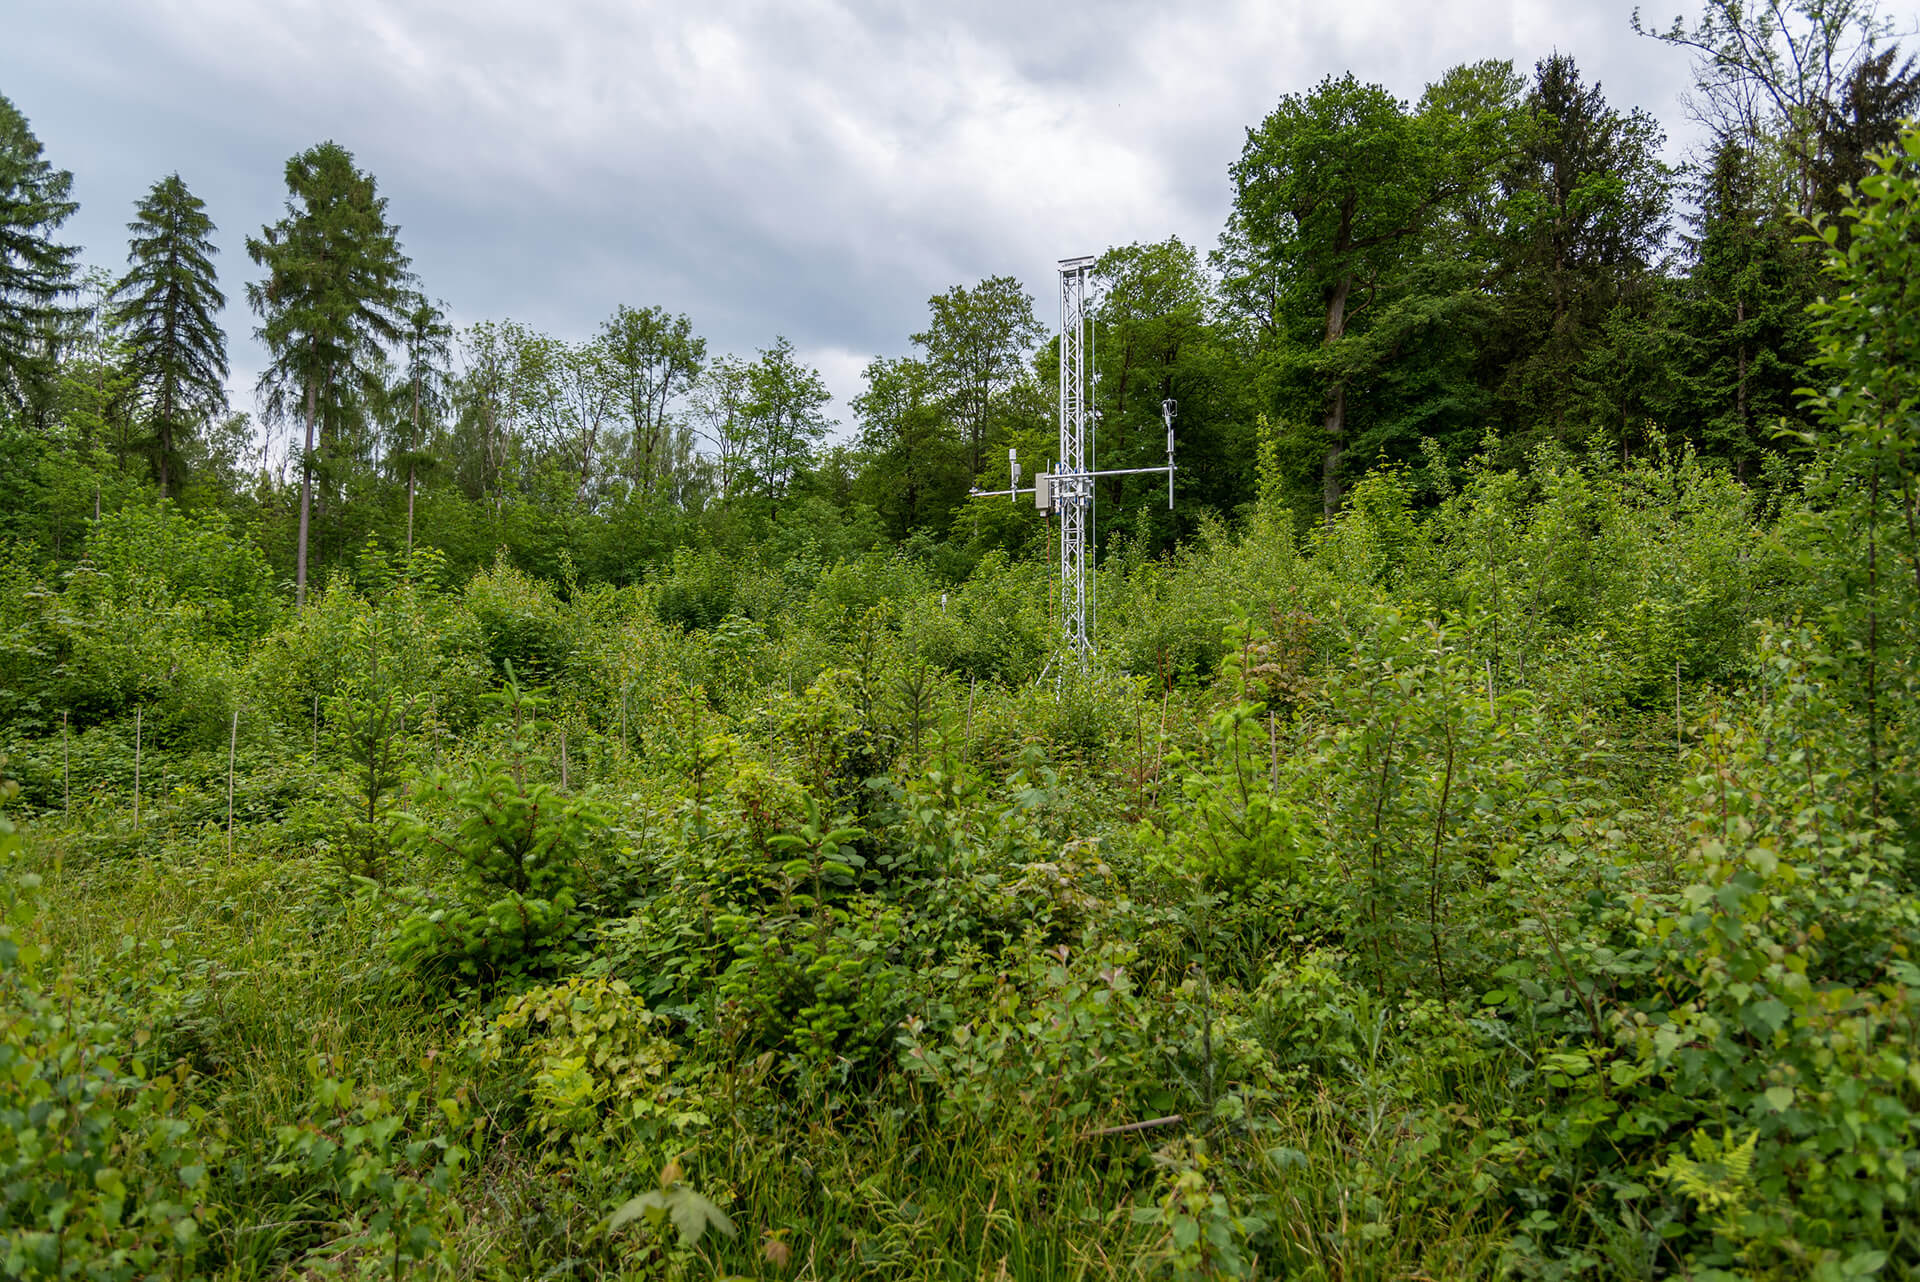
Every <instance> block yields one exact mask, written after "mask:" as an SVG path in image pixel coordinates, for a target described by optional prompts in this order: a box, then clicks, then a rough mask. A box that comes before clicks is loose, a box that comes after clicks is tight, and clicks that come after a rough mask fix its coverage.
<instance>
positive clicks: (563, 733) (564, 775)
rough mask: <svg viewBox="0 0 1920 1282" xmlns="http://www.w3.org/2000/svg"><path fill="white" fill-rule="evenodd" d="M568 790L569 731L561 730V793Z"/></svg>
mask: <svg viewBox="0 0 1920 1282" xmlns="http://www.w3.org/2000/svg"><path fill="white" fill-rule="evenodd" d="M566 790H567V730H566V727H565V726H562V727H561V728H560V791H561V792H565V791H566Z"/></svg>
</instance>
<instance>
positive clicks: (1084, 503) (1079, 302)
mask: <svg viewBox="0 0 1920 1282" xmlns="http://www.w3.org/2000/svg"><path fill="white" fill-rule="evenodd" d="M1094 261H1095V260H1094V259H1092V258H1063V259H1061V260H1060V458H1059V460H1058V461H1057V462H1056V463H1055V464H1054V467H1053V470H1052V471H1051V472H1042V473H1040V475H1038V476H1036V477H1035V478H1034V483H1033V484H1032V485H1030V486H1028V487H1026V488H1025V489H1022V488H1021V487H1020V459H1019V456H1018V454H1017V452H1016V451H1014V450H1008V451H1007V470H1008V472H1009V473H1010V474H1011V477H1012V479H1011V481H1010V482H1009V484H1008V487H1007V488H1006V489H1004V490H982V489H979V488H977V487H976V488H975V489H973V490H970V491H969V493H970V494H971V495H972V496H973V497H975V498H1017V497H1018V496H1019V495H1022V494H1031V495H1033V501H1034V504H1035V505H1036V506H1037V507H1039V509H1040V510H1041V511H1043V512H1048V513H1052V514H1054V515H1057V516H1058V517H1059V518H1060V640H1061V645H1062V647H1063V648H1064V649H1065V650H1066V651H1067V652H1068V654H1070V655H1071V656H1072V657H1073V658H1074V659H1075V660H1077V661H1078V663H1079V665H1080V666H1081V667H1082V668H1084V667H1086V664H1087V659H1088V657H1089V656H1090V655H1092V653H1093V627H1094V614H1095V601H1094V595H1095V593H1094V579H1093V576H1092V574H1091V573H1089V570H1090V567H1089V566H1088V564H1087V560H1088V555H1089V551H1088V550H1089V549H1090V548H1092V547H1094V538H1093V533H1094V530H1093V507H1094V503H1093V486H1094V482H1095V481H1096V480H1098V479H1099V478H1101V477H1103V476H1142V475H1146V474H1148V473H1154V474H1158V473H1161V472H1165V473H1166V475H1167V509H1168V510H1169V511H1171V510H1172V509H1173V413H1174V409H1175V408H1176V407H1175V405H1174V403H1173V402H1172V401H1171V400H1167V401H1162V402H1161V404H1160V415H1161V417H1162V418H1163V419H1164V420H1165V421H1166V425H1167V463H1166V466H1165V467H1123V468H1110V469H1108V470H1107V471H1104V472H1103V471H1100V470H1099V469H1098V468H1096V467H1095V466H1094V458H1093V454H1094V447H1095V445H1096V444H1097V442H1098V437H1099V432H1098V426H1099V422H1100V411H1099V410H1098V409H1097V408H1095V407H1094V403H1093V389H1094V384H1095V382H1096V379H1097V376H1096V375H1095V373H1094V356H1095V353H1096V347H1095V338H1094V332H1095V331H1094V325H1093V265H1094Z"/></svg>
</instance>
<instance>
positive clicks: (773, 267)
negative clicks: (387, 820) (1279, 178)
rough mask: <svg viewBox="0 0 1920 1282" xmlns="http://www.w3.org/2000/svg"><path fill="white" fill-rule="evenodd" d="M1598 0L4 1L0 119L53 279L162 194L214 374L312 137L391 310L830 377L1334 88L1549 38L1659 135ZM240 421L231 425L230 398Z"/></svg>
mask: <svg viewBox="0 0 1920 1282" xmlns="http://www.w3.org/2000/svg"><path fill="white" fill-rule="evenodd" d="M1630 10H1631V6H1630V4H1627V3H1614V2H1613V0H1605V2H1603V3H1591V2H1583V3H1567V2H1564V0H1563V2H1562V3H1557V4H1556V3H1545V2H1542V0H1527V2H1523V0H1504V3H1492V4H1489V3H1485V2H1484V0H1481V2H1476V0H1433V2H1432V3H1429V4H1421V5H1409V4H1407V3H1405V0H1344V2H1336V3H1334V4H1327V5H1320V6H1316V7H1313V8H1311V9H1309V8H1307V7H1306V6H1302V5H1297V4H1287V5H1281V4H1276V3H1272V2H1271V0H1232V2H1230V3H1221V4H1193V5H1166V4H1164V3H1158V4H1155V3H1146V2H1145V0H1123V2H1121V3H1107V4H1100V5H1092V4H1086V3H1080V4H1035V3H1032V0H1017V2H1016V0H983V2H981V3H974V4H968V5H958V6H929V5H922V4H913V3H907V2H906V0H862V2H857V3H854V2H849V3H835V2H832V0H804V2H802V3H750V2H748V0H713V2H712V3H707V4H702V5H699V6H683V5H666V4H658V5H633V4H629V3H622V2H620V0H573V2H571V3H552V4H547V5H543V6H540V7H538V8H533V7H530V6H524V5H518V4H513V3H507V2H505V0H497V2H494V3H486V2H480V0H476V2H471V3H460V2H458V0H415V2H414V3H407V4H397V3H388V2H383V0H333V2H332V3H326V4H280V5H271V6H268V5H258V4H254V3H249V2H248V0H166V2H163V3H158V4H149V5H120V4H113V3H108V2H107V0H66V2H65V3H60V4H50V3H41V4H36V5H32V6H30V7H29V8H28V9H27V11H26V12H25V13H24V14H19V15H17V16H16V17H15V18H14V19H13V21H12V22H11V24H10V25H11V27H12V37H13V38H12V39H11V41H10V43H9V45H8V46H7V48H6V49H4V50H0V77H4V79H0V92H4V93H6V94H8V95H9V96H10V97H12V98H13V99H14V100H15V101H16V103H17V104H18V105H19V106H20V108H21V109H22V110H23V111H24V112H26V113H27V115H28V116H29V118H30V119H31V120H32V121H33V123H34V126H35V128H36V130H37V131H38V132H39V134H40V136H41V138H42V139H43V140H44V141H45V142H46V144H47V147H48V150H49V153H50V155H51V157H52V159H53V160H54V161H55V163H57V164H60V165H62V166H65V167H67V168H71V169H72V170H74V172H75V176H76V187H77V190H78V194H79V196H80V199H81V200H82V202H83V208H82V211H81V213H80V215H79V216H78V217H77V218H76V219H75V222H74V224H73V233H74V236H75V238H76V239H79V240H81V241H83V242H84V243H85V244H87V246H88V252H89V258H90V259H91V260H92V261H94V262H97V263H101V264H104V265H115V264H117V263H118V262H119V259H120V256H121V253H122V252H123V251H122V248H121V247H122V246H123V244H124V231H123V224H124V223H125V222H126V220H127V217H128V215H129V212H130V209H131V205H132V202H133V201H134V200H135V199H136V198H137V197H138V196H139V195H140V194H141V193H142V192H143V191H144V190H145V188H146V187H147V186H148V185H149V184H150V183H151V182H152V181H153V180H154V179H155V178H157V177H159V176H160V175H162V174H164V173H166V172H169V171H171V170H174V169H178V170H179V171H180V172H181V173H182V175H183V176H184V177H186V179H187V181H188V183H189V185H191V186H192V187H193V188H194V189H195V190H196V191H197V192H198V193H199V194H200V195H201V196H202V197H203V198H204V199H205V200H206V201H207V202H208V205H209V206H210V208H211V211H212V213H213V215H214V217H215V219H216V220H217V221H218V222H219V224H220V226H221V241H222V245H223V249H224V250H225V253H224V254H223V258H222V263H221V266H222V270H223V272H224V283H225V286H226V288H227V292H228V294H229V296H230V297H231V298H233V299H235V300H236V304H235V306H234V307H233V308H232V309H231V311H230V313H229V316H228V318H227V319H228V324H229V327H230V330H231V331H232V332H233V334H234V335H235V340H236V341H235V358H236V365H237V366H239V367H241V368H243V369H248V370H250V369H253V368H257V367H258V365H259V364H260V360H261V358H260V354H259V353H258V351H257V349H255V348H253V346H252V343H251V339H250V338H249V337H248V335H250V333H251V329H252V319H251V317H249V316H248V315H246V313H245V310H244V307H243V306H242V305H240V304H239V303H238V302H237V300H238V299H240V297H241V296H242V293H243V291H242V288H241V285H242V283H243V282H244V280H245V279H246V278H247V277H248V276H249V275H250V274H251V273H250V268H251V264H249V263H247V262H246V260H245V256H244V253H243V251H242V244H243V240H244V237H245V236H246V235H247V234H248V233H250V232H253V231H256V230H257V229H258V228H259V226H260V225H261V224H262V223H263V222H265V221H268V220H270V219H272V218H274V217H276V216H278V213H279V210H280V205H281V201H282V189H281V182H280V174H281V169H282V167H283V166H284V164H285V161H286V158H287V157H288V156H289V155H291V154H293V153H294V152H296V151H298V150H300V149H301V148H304V147H306V146H309V145H311V144H313V143H315V142H318V141H320V140H321V139H324V138H333V139H335V140H337V141H339V142H341V143H342V144H344V145H346V146H347V147H349V148H350V149H352V150H353V151H354V153H355V155H356V156H357V157H358V159H359V160H360V162H361V164H362V165H364V166H365V167H367V168H368V169H369V170H371V171H372V172H373V173H374V174H375V175H376V176H377V177H378V178H379V180H380V183H381V188H382V190H383V191H384V192H385V193H386V194H387V196H388V197H389V200H390V207H391V210H392V213H393V216H394V217H395V219H396V220H397V221H398V222H399V223H400V224H401V225H402V229H403V237H404V241H405V243H406V245H407V247H408V249H409V251H410V252H411V253H412V254H413V256H414V259H415V265H416V268H417V269H418V271H419V272H420V274H421V277H422V281H423V284H424V286H425V287H426V288H427V290H428V291H429V292H430V293H431V294H433V295H434V296H436V297H440V298H444V299H446V300H447V302H448V303H449V304H450V306H451V307H452V309H453V312H454V314H455V316H456V318H457V319H459V320H461V321H463V322H465V321H472V320H477V319H481V318H485V317H500V316H512V317H514V318H516V319H519V320H522V321H525V322H527V323H529V324H534V325H537V326H540V327H542V328H545V329H549V330H551V331H553V332H556V333H560V334H564V335H568V336H582V335H585V334H587V333H589V332H591V331H592V329H593V328H594V326H595V325H596V324H597V323H598V321H599V320H600V319H601V317H603V316H604V315H606V314H607V313H608V312H609V311H610V310H611V309H612V307H613V306H614V305H615V304H616V303H620V302H630V303H639V304H651V303H658V304H660V305H663V306H666V307H669V308H671V309H673V310H675V311H685V312H687V313H688V314H689V315H691V316H692V317H693V319H694V322H695V324H696V326H697V327H698V328H699V329H700V330H701V332H703V333H705V334H706V335H707V336H708V337H709V340H710V342H711V343H712V345H713V346H714V347H716V348H719V349H731V350H736V351H742V352H746V351H751V350H753V349H754V348H756V347H759V346H763V345H765V344H767V343H769V342H771V340H772V338H773V336H774V335H775V334H776V333H784V334H786V335H787V336H788V337H790V338H791V339H793V340H794V342H795V343H796V344H797V345H798V346H799V347H800V348H801V350H802V351H803V352H808V353H817V354H818V355H817V356H816V357H815V359H819V360H821V361H822V363H823V364H826V365H829V366H831V370H830V372H832V373H833V375H834V384H833V386H834V391H835V392H836V394H837V395H838V397H839V398H840V400H841V401H842V402H843V403H844V402H845V401H846V400H847V399H848V398H849V397H850V396H851V395H852V394H853V392H855V391H856V390H857V386H855V385H853V382H852V381H851V375H850V373H849V371H854V370H857V368H858V361H857V359H856V357H855V356H854V355H852V354H858V353H879V352H885V353H891V352H896V351H899V350H902V349H904V348H905V346H906V345H907V335H908V334H909V333H911V332H912V331H913V330H914V329H915V328H917V327H918V326H919V324H920V323H921V321H922V318H923V316H924V310H925V300H926V298H927V297H928V296H929V295H930V294H932V293H935V292H938V291H939V290H942V289H944V288H946V287H947V286H949V285H952V284H955V283H963V282H971V281H974V280H978V279H980V278H981V277H983V276H986V275H990V274H996V273H1011V274H1014V275H1016V276H1019V277H1021V278H1022V279H1024V280H1025V281H1026V282H1027V284H1028V288H1029V289H1031V290H1032V291H1033V292H1034V293H1035V294H1036V296H1037V297H1039V298H1040V300H1041V309H1042V313H1043V314H1045V313H1046V312H1047V310H1048V308H1047V305H1046V304H1047V295H1048V293H1049V292H1050V290H1051V288H1052V278H1051V274H1050V273H1051V267H1052V263H1053V261H1054V260H1055V259H1056V258H1059V257H1061V256H1064V255H1066V254H1071V253H1081V252H1094V251H1097V250H1099V249H1101V248H1103V247H1104V246H1106V245H1109V244H1115V243H1124V242H1127V241H1132V240H1145V239H1160V238H1163V237H1165V236H1167V235H1169V234H1175V233H1177V234H1179V235H1181V236H1183V237H1184V238H1186V239H1187V240H1189V241H1192V242H1195V243H1197V244H1198V245H1199V246H1200V247H1201V248H1203V249H1205V248H1208V247H1210V246H1211V244H1212V242H1213V240H1214V238H1215V236H1216V235H1217V233H1218V230H1219V228H1220V225H1221V223H1222V222H1223V220H1224V218H1225V214H1226V209H1227V203H1228V197H1229V191H1228V184H1227V176H1226V170H1227V167H1228V165H1230V164H1231V163H1232V161H1233V159H1234V158H1235V157H1236V156H1237V154H1238V152H1239V149H1240V146H1241V142H1242V139H1243V136H1244V131H1245V129H1246V127H1247V126H1249V125H1251V124H1254V123H1256V122H1257V121H1258V120H1259V119H1260V118H1261V117H1262V116H1263V115H1264V114H1265V113H1266V112H1267V111H1268V110H1270V109H1271V108H1272V106H1273V105H1274V103H1275V102H1276V101H1277V100H1278V98H1279V97H1280V96H1281V95H1282V94H1284V93H1287V92H1291V91H1299V90H1304V89H1307V88H1310V87H1311V86H1312V85H1313V84H1314V83H1316V82H1317V81H1318V80H1320V79H1321V78H1322V77H1323V76H1324V75H1327V74H1337V73H1338V72H1340V71H1343V70H1347V69H1349V68H1351V69H1352V70H1353V71H1354V73H1355V74H1356V75H1359V76H1361V77H1362V78H1364V79H1368V80H1377V81H1379V82H1381V83H1383V84H1385V85H1387V86H1388V87H1389V88H1390V89H1392V90H1393V91H1394V92H1396V93H1398V94H1400V95H1401V96H1403V97H1407V98H1412V97H1415V96H1417V95H1418V94H1419V92H1420V90H1421V88H1422V87H1423V86H1424V85H1425V84H1426V83H1427V82H1428V81H1430V80H1432V79H1433V78H1435V77H1437V76H1438V75H1440V74H1441V73H1442V72H1443V71H1444V70H1445V69H1446V68H1447V67H1448V66H1450V65H1453V64H1455V63H1458V62H1461V61H1465V60H1468V59H1473V58H1481V57H1508V58H1511V59H1513V60H1514V61H1515V63H1516V64H1517V65H1518V66H1519V67H1520V68H1521V69H1522V70H1526V69H1529V68H1530V67H1531V65H1532V63H1533V61H1534V60H1535V59H1537V58H1539V57H1541V56H1543V55H1545V54H1546V53H1548V52H1549V51H1551V50H1552V49H1553V48H1555V47H1556V46H1557V47H1559V48H1561V49H1565V50H1568V51H1571V52H1573V53H1574V54H1576V56H1578V58H1579V59H1580V62H1581V66H1582V68H1583V70H1584V71H1585V73H1586V74H1587V75H1588V76H1589V77H1592V78H1598V79H1600V80H1601V81H1603V82H1604V84H1605V86H1606V89H1607V93H1608V97H1609V99H1610V100H1611V101H1612V102H1614V103H1615V104H1616V105H1620V106H1629V105H1638V106H1644V107H1647V108H1648V109H1650V110H1652V111H1653V112H1654V113H1655V114H1656V115H1658V116H1660V117H1661V118H1662V120H1663V121H1664V122H1665V123H1666V124H1667V125H1668V127H1669V129H1670V131H1672V132H1673V133H1674V134H1675V135H1676V136H1677V137H1678V141H1677V142H1676V145H1675V152H1676V154H1677V152H1678V149H1679V148H1680V147H1681V146H1683V145H1684V142H1685V138H1686V136H1687V131H1686V129H1685V122H1684V120H1683V118H1682V115H1681V112H1680V110H1679V108H1678V106H1677V104H1676V95H1677V94H1678V93H1679V92H1680V91H1681V90H1682V89H1683V88H1684V87H1685V85H1686V83H1687V80H1688V73H1687V65H1686V59H1685V58H1684V57H1683V56H1680V55H1678V54H1675V53H1674V52H1673V51H1671V50H1667V49H1664V48H1662V47H1660V46H1657V45H1655V44H1653V43H1652V42H1649V41H1645V40H1641V39H1639V38H1638V37H1635V36H1634V35H1633V34H1632V32H1631V31H1630V30H1629V28H1628V16H1629V13H1630ZM247 399H248V398H242V403H246V400H247Z"/></svg>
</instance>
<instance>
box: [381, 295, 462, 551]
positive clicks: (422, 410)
mask: <svg viewBox="0 0 1920 1282" xmlns="http://www.w3.org/2000/svg"><path fill="white" fill-rule="evenodd" d="M452 343H453V327H452V326H450V325H448V324H447V318H446V314H445V313H444V312H442V311H441V310H440V308H438V307H436V306H434V305H433V304H432V303H430V302H428V301H427V300H426V299H425V298H423V297H420V296H418V295H416V296H415V297H414V299H413V300H412V305H411V306H410V307H408V309H407V314H406V325H405V330H404V333H403V334H402V335H401V345H402V347H403V349H404V355H403V360H404V362H405V366H404V368H403V369H402V370H401V378H402V380H403V381H402V384H401V386H400V387H397V388H395V389H393V390H394V391H395V392H397V393H399V395H400V396H402V397H404V398H405V404H406V428H405V431H406V444H405V445H404V447H402V448H401V449H400V450H399V451H397V457H394V458H393V462H394V463H395V464H396V465H404V466H405V467H406V469H407V551H408V552H412V551H413V497H414V490H415V488H416V487H417V485H418V483H419V477H420V469H421V468H422V467H423V466H426V465H427V464H429V463H431V462H432V461H433V457H432V455H431V454H429V453H428V452H427V438H426V436H425V435H423V432H422V428H423V426H424V425H425V424H426V423H427V422H429V421H431V420H433V419H437V418H438V417H440V415H441V413H442V412H443V411H444V410H445V408H446V403H447V384H448V381H449V379H450V377H451V375H450V374H449V373H448V368H447V367H448V362H449V361H451V360H452V358H453V357H452Z"/></svg>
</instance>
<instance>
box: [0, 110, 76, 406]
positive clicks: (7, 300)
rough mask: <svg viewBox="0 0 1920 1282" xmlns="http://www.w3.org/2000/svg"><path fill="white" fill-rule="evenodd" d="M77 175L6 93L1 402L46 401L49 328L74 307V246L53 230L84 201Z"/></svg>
mask: <svg viewBox="0 0 1920 1282" xmlns="http://www.w3.org/2000/svg"><path fill="white" fill-rule="evenodd" d="M72 192H73V175H72V174H71V173H68V172H67V171H66V170H64V169H55V168H54V167H53V166H52V165H50V164H49V163H47V161H46V159H45V158H44V157H43V156H42V155H41V148H40V140H39V139H38V138H35V137H34V136H33V130H32V129H30V128H29V127H28V126H27V118H26V117H25V116H23V115H21V114H20V112H19V110H18V109H17V108H16V107H15V106H14V105H13V104H12V103H11V102H9V101H7V99H6V98H5V97H0V403H10V404H11V405H12V406H13V407H15V408H22V407H30V406H33V405H36V404H42V403H44V401H45V399H46V396H47V392H48V389H49V387H50V384H51V381H52V366H53V358H52V352H51V341H50V338H49V335H50V333H51V331H53V330H54V329H56V328H57V327H58V326H59V325H60V324H61V323H62V322H63V321H65V320H66V319H67V318H68V316H69V314H70V311H71V309H69V308H67V307H64V306H63V305H62V303H61V299H62V297H63V296H65V295H66V294H67V292H68V291H69V290H70V289H71V287H72V283H73V264H74V258H75V256H76V255H77V254H78V253H79V252H80V251H79V249H78V248H77V247H76V246H72V245H60V244H56V243H55V242H54V240H53V234H54V232H55V231H57V230H58V229H59V227H60V224H62V223H64V222H65V221H66V220H67V219H68V218H69V217H70V216H72V214H73V211H74V210H76V209H78V208H79V207H80V206H79V204H78V202H76V201H74V200H73V199H72Z"/></svg>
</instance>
